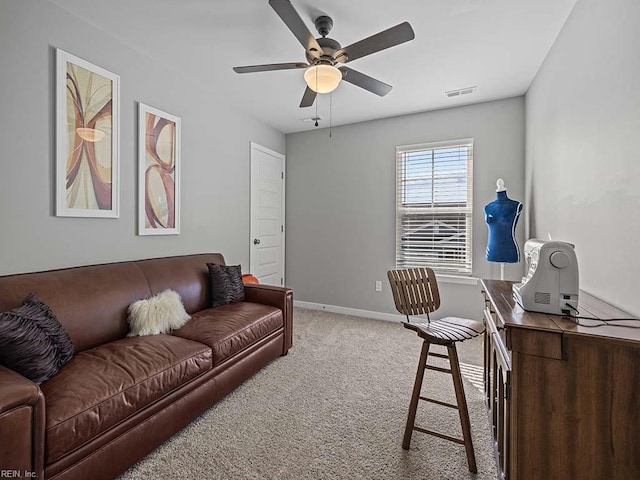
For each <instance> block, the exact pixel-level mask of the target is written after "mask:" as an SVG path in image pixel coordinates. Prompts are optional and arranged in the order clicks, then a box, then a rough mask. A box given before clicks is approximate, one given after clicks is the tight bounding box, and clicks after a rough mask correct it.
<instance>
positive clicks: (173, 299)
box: [127, 290, 191, 337]
mask: <svg viewBox="0 0 640 480" xmlns="http://www.w3.org/2000/svg"><path fill="white" fill-rule="evenodd" d="M190 318H191V317H190V316H189V314H188V313H187V312H186V311H185V309H184V305H182V299H181V298H180V295H179V294H178V292H175V291H173V290H165V291H164V292H161V293H159V294H157V295H155V296H153V297H149V298H146V299H144V300H138V301H137V302H133V303H132V304H131V305H129V328H130V330H131V331H130V332H129V334H128V335H127V337H135V336H136V335H140V336H142V335H157V334H158V333H169V332H170V331H171V330H175V329H178V328H180V327H182V326H183V325H184V324H186V323H187V322H188V321H189V319H190Z"/></svg>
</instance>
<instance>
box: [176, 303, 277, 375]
mask: <svg viewBox="0 0 640 480" xmlns="http://www.w3.org/2000/svg"><path fill="white" fill-rule="evenodd" d="M282 326H283V319H282V310H280V309H278V308H275V307H271V306H269V305H261V304H258V303H251V302H239V303H229V304H227V305H221V306H219V307H214V308H209V309H206V310H202V311H200V312H197V313H194V314H193V315H192V316H191V320H190V321H189V323H187V324H186V325H185V326H184V327H182V328H180V329H178V330H175V331H174V332H173V335H176V336H179V337H183V338H188V339H191V340H197V341H199V342H202V343H205V344H207V345H208V346H209V347H211V350H212V352H213V366H214V367H215V366H217V365H219V364H220V363H222V362H224V361H225V360H226V359H228V358H230V357H232V356H233V355H235V354H236V353H238V352H240V351H242V350H244V349H245V348H247V347H248V346H250V345H252V344H253V343H255V342H257V341H258V340H260V339H261V338H264V337H266V336H267V335H269V334H270V333H271V332H274V331H276V330H277V329H278V328H281V327H282Z"/></svg>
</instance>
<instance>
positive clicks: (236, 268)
mask: <svg viewBox="0 0 640 480" xmlns="http://www.w3.org/2000/svg"><path fill="white" fill-rule="evenodd" d="M207 267H209V285H210V288H211V306H212V307H218V306H220V305H226V304H227V303H234V302H241V301H243V300H244V285H243V284H242V268H241V267H240V265H218V264H217V263H207Z"/></svg>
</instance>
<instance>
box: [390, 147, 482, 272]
mask: <svg viewBox="0 0 640 480" xmlns="http://www.w3.org/2000/svg"><path fill="white" fill-rule="evenodd" d="M472 167H473V139H464V140H456V141H451V142H438V143H428V144H423V145H409V146H403V147H396V178H397V186H396V191H397V200H396V267H397V268H411V267H431V268H433V269H434V270H435V271H436V272H438V273H444V274H451V275H471V268H472V264H471V257H472V250H471V240H472V238H471V231H472V210H473V209H472V198H473V195H472V194H473V192H472V187H473V168H472Z"/></svg>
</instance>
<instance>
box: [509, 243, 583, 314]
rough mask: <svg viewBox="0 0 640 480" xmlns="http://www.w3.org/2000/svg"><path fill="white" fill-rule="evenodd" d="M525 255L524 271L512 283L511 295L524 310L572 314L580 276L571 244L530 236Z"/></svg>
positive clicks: (576, 299) (576, 300) (576, 305)
mask: <svg viewBox="0 0 640 480" xmlns="http://www.w3.org/2000/svg"><path fill="white" fill-rule="evenodd" d="M524 256H525V259H526V261H527V273H526V276H524V277H522V283H516V284H514V285H513V297H514V299H515V300H516V301H517V302H518V303H519V304H520V306H522V308H524V309H525V310H530V311H533V312H542V313H552V314H557V315H574V316H575V315H576V312H577V309H578V286H579V277H578V260H577V258H576V252H575V251H574V246H573V245H572V244H570V243H566V242H553V241H544V240H536V239H531V240H527V241H526V242H525V244H524ZM568 305H571V307H573V308H571V307H569V306H568ZM574 309H575V310H574Z"/></svg>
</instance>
